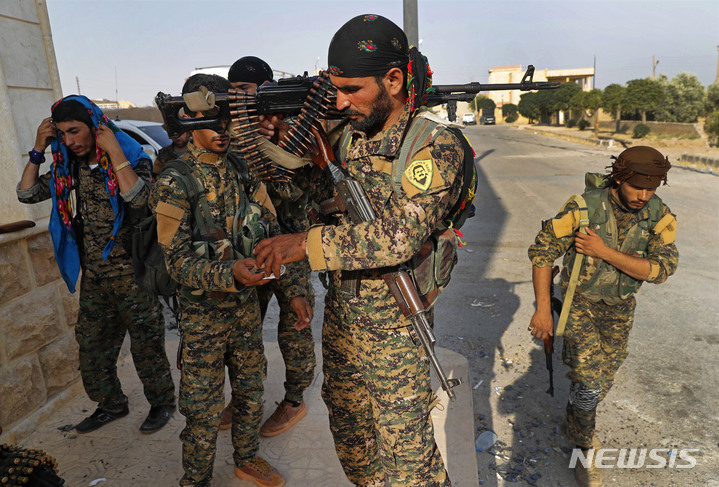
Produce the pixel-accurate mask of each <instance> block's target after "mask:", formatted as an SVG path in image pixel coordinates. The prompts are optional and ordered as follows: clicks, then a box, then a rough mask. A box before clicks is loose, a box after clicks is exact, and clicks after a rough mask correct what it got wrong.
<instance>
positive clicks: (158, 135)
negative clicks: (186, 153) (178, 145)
mask: <svg viewBox="0 0 719 487" xmlns="http://www.w3.org/2000/svg"><path fill="white" fill-rule="evenodd" d="M137 128H139V129H140V130H142V131H143V132H144V133H146V134H147V135H148V136H149V137H150V138H152V140H154V141H155V142H157V143H158V144H160V146H162V147H166V146H168V145H170V144H172V141H171V140H170V138H169V137H168V136H167V132H165V129H163V128H162V125H141V126H139V127H137Z"/></svg>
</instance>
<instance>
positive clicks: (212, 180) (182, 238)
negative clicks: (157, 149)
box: [150, 143, 306, 299]
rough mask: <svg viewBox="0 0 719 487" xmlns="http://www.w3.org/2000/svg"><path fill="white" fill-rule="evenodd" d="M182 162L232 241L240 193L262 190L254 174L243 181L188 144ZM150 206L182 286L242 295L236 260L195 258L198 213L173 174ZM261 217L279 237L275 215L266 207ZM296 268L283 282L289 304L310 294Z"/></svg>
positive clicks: (221, 161) (161, 182)
mask: <svg viewBox="0 0 719 487" xmlns="http://www.w3.org/2000/svg"><path fill="white" fill-rule="evenodd" d="M187 147H188V151H187V153H185V154H184V155H183V156H182V159H183V160H184V161H186V162H188V163H189V164H190V165H191V166H192V167H193V168H194V170H195V172H196V173H197V174H198V176H199V178H200V179H201V183H202V186H203V187H204V188H205V196H206V198H207V203H208V206H209V209H210V212H211V214H212V215H213V217H214V222H215V224H216V225H217V227H218V228H219V229H221V230H222V231H223V232H224V233H225V235H227V236H228V237H227V238H231V236H232V226H233V222H234V220H235V217H236V216H238V217H239V215H237V210H238V209H239V205H240V196H241V194H240V192H244V193H245V194H254V188H255V187H256V186H257V185H259V181H257V180H256V179H255V178H254V177H253V176H252V175H251V174H249V173H248V174H247V175H246V178H247V180H246V181H244V182H241V181H240V180H239V178H238V177H237V173H236V171H235V169H234V168H233V167H232V166H231V164H230V163H229V162H228V161H227V157H226V155H225V154H215V153H212V152H208V151H205V150H202V149H199V148H197V147H195V146H194V145H193V144H192V143H189V144H188V145H187ZM150 207H151V208H152V209H153V211H154V212H155V213H156V215H157V233H158V241H159V242H160V245H161V246H162V249H163V251H164V253H165V259H166V262H167V266H168V271H169V272H170V275H171V276H172V277H173V278H174V279H175V280H176V281H177V282H179V283H180V284H183V285H185V286H189V287H190V288H193V289H202V290H206V291H228V292H241V291H244V290H245V289H246V288H245V287H244V286H243V285H242V284H240V283H239V282H236V281H235V278H234V274H233V272H232V267H233V265H234V263H235V260H236V259H235V258H230V259H229V260H210V259H208V258H206V257H200V256H198V255H196V254H195V252H194V251H193V247H192V241H193V240H194V239H193V228H194V226H193V211H194V208H191V207H190V202H189V201H188V199H187V195H186V193H185V191H184V189H183V188H182V187H181V186H180V184H179V183H178V182H177V181H176V180H175V179H174V178H173V177H172V176H171V175H169V174H163V175H162V176H161V177H160V178H158V180H157V182H156V183H155V187H154V188H153V191H152V194H151V197H150ZM262 218H264V219H265V220H266V221H268V222H269V229H270V235H278V234H280V228H279V225H278V224H277V220H276V218H275V217H274V215H273V214H272V213H271V212H270V211H269V210H267V209H266V208H265V207H262ZM297 267H298V266H297V265H287V272H286V273H285V275H284V277H282V278H281V279H280V280H279V283H280V285H281V286H282V287H283V289H284V291H285V293H286V295H287V296H288V298H289V299H292V298H293V297H296V296H304V295H305V289H306V288H305V287H304V286H303V284H302V282H300V279H299V277H298V269H297Z"/></svg>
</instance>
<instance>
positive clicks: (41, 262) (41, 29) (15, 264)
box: [0, 0, 82, 443]
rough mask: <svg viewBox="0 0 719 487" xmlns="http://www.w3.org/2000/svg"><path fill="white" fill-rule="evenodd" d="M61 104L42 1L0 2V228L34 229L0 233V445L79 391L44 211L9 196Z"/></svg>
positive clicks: (70, 325)
mask: <svg viewBox="0 0 719 487" xmlns="http://www.w3.org/2000/svg"><path fill="white" fill-rule="evenodd" d="M61 97H62V90H61V88H60V78H59V75H58V70H57V64H56V60H55V51H54V48H53V43H52V34H51V31H50V21H49V18H48V14H47V7H46V5H45V2H44V1H43V0H14V1H2V2H0V114H1V116H0V134H2V136H0V171H1V172H2V174H3V177H2V178H0V226H5V225H8V224H13V223H16V222H28V224H33V223H34V225H35V226H33V227H31V228H26V229H23V230H20V231H7V228H5V229H3V233H0V426H2V428H3V430H4V432H3V434H2V437H0V443H7V442H10V443H12V442H16V441H18V440H19V439H21V438H22V437H23V436H25V435H26V434H27V433H28V432H30V431H32V430H33V429H34V426H35V424H36V423H37V422H38V421H40V420H42V419H44V418H45V417H46V416H48V415H49V414H51V411H52V409H53V406H54V405H59V404H60V403H62V401H63V400H64V399H65V398H67V397H69V396H72V395H73V394H75V393H77V392H78V391H81V390H82V388H81V386H80V385H79V380H78V377H79V374H78V370H77V369H78V360H77V344H76V342H75V338H74V325H75V321H76V319H77V310H78V305H77V294H75V295H71V294H70V293H69V292H68V290H67V287H66V286H65V283H64V282H63V281H62V279H61V278H60V273H59V272H58V270H57V265H56V263H55V257H54V253H53V247H52V241H51V239H50V235H49V233H48V231H47V227H48V220H49V216H50V204H49V202H48V203H43V204H37V205H24V204H22V203H20V202H18V200H17V196H16V194H15V188H16V186H17V183H18V181H20V176H21V174H22V171H23V169H24V167H25V164H26V163H27V159H28V157H27V152H28V151H29V150H30V149H32V147H33V146H34V144H35V133H36V130H37V126H38V125H39V123H40V121H41V120H42V119H43V118H44V117H47V116H48V115H49V111H50V106H51V105H52V103H53V102H54V101H55V100H57V99H59V98H61ZM46 157H47V159H48V160H50V159H51V156H50V154H49V152H48V154H47V156H46ZM48 167H49V163H45V164H44V165H43V167H42V169H41V171H42V172H43V173H44V171H47V169H48ZM0 228H2V227H0Z"/></svg>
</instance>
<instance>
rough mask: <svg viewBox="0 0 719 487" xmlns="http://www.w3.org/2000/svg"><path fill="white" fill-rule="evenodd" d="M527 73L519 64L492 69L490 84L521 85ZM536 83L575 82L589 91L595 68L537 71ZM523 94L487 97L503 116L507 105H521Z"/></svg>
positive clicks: (493, 93)
mask: <svg viewBox="0 0 719 487" xmlns="http://www.w3.org/2000/svg"><path fill="white" fill-rule="evenodd" d="M525 71H526V68H522V66H521V65H519V64H518V65H514V66H499V67H496V68H492V69H490V70H489V80H488V83H490V84H494V83H519V82H521V81H522V78H523V77H524V72H525ZM534 81H558V82H560V83H567V82H574V83H577V84H578V85H579V86H581V87H582V90H584V91H589V90H591V89H592V86H593V81H594V68H576V69H535V71H534ZM522 93H524V92H523V91H519V90H505V91H489V92H487V93H486V96H487V97H489V98H491V99H492V100H493V101H494V103H495V104H496V105H497V110H498V113H499V114H501V110H502V106H503V105H504V104H505V103H512V104H514V105H517V104H519V97H520V96H521V95H522ZM498 118H501V117H498Z"/></svg>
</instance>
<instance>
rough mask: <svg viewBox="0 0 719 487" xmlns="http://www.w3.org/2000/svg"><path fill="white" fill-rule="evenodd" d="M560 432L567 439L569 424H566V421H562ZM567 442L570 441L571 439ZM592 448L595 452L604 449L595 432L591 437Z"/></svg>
mask: <svg viewBox="0 0 719 487" xmlns="http://www.w3.org/2000/svg"><path fill="white" fill-rule="evenodd" d="M562 431H563V432H564V434H565V435H567V438H569V423H567V419H566V418H565V419H564V422H563V423H562ZM569 441H572V440H571V438H570V440H569ZM592 448H594V449H595V450H601V449H602V448H604V445H603V444H602V441H601V440H600V439H599V437H598V436H597V432H596V431H595V432H594V434H593V435H592Z"/></svg>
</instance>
